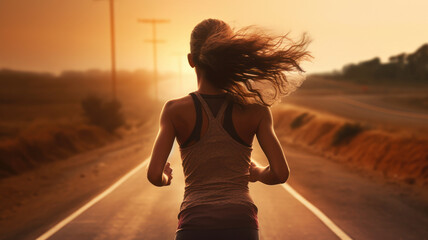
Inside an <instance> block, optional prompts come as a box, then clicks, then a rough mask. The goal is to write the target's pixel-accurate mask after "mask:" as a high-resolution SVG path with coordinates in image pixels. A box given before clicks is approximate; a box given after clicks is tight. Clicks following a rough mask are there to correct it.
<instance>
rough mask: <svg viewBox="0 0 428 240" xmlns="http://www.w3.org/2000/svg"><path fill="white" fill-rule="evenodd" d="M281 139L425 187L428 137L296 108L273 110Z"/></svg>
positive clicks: (426, 180)
mask: <svg viewBox="0 0 428 240" xmlns="http://www.w3.org/2000/svg"><path fill="white" fill-rule="evenodd" d="M272 112H273V115H274V121H275V129H276V131H277V133H278V135H279V136H280V137H281V139H282V140H285V141H286V142H289V143H292V144H295V145H298V146H301V147H303V148H306V149H308V150H310V151H312V152H316V153H318V154H321V155H323V156H325V157H328V158H331V159H334V160H338V161H341V162H344V163H347V164H350V165H352V166H354V167H356V168H361V169H365V170H369V171H373V172H377V173H380V174H382V175H384V176H385V177H387V178H390V179H397V180H400V181H405V182H407V183H409V184H414V183H417V184H422V185H426V184H428V138H422V137H420V136H414V135H413V134H411V133H407V132H405V131H403V132H394V133H393V132H387V131H386V130H382V129H376V128H374V127H371V126H367V125H363V124H361V123H358V122H355V121H353V120H348V119H344V118H339V117H335V116H331V115H326V114H322V113H319V112H316V111H313V110H308V109H304V108H301V107H295V106H290V105H288V106H284V105H278V106H275V107H273V108H272Z"/></svg>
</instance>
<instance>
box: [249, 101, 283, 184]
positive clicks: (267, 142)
mask: <svg viewBox="0 0 428 240" xmlns="http://www.w3.org/2000/svg"><path fill="white" fill-rule="evenodd" d="M256 136H257V139H258V141H259V143H260V146H261V148H262V149H263V152H264V153H265V155H266V157H267V159H268V161H269V165H268V166H266V167H260V166H257V164H255V163H254V162H252V164H251V168H250V181H253V182H255V181H260V182H262V183H265V184H268V185H274V184H280V183H284V182H286V181H287V179H288V177H289V175H290V169H289V167H288V164H287V160H286V159H285V156H284V152H283V151H282V147H281V144H280V142H279V140H278V138H277V137H276V134H275V130H274V128H273V120H272V112H271V110H270V108H267V107H266V108H264V109H263V113H262V118H261V120H260V123H259V127H258V129H257V133H256Z"/></svg>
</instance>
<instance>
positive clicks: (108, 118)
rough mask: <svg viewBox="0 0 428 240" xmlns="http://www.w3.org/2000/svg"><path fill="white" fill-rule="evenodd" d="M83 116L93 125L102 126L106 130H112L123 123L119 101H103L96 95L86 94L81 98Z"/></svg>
mask: <svg viewBox="0 0 428 240" xmlns="http://www.w3.org/2000/svg"><path fill="white" fill-rule="evenodd" d="M81 104H82V108H83V112H84V115H85V117H86V118H87V119H88V120H89V122H90V123H91V124H93V125H96V126H99V127H102V128H103V129H105V130H107V131H108V132H114V131H115V130H116V129H117V128H119V127H121V126H122V125H124V124H125V119H124V117H123V114H122V112H121V107H122V105H121V103H120V102H119V101H118V100H112V101H109V102H104V101H103V100H102V99H101V98H99V97H97V96H88V97H86V98H85V99H83V100H82V103H81Z"/></svg>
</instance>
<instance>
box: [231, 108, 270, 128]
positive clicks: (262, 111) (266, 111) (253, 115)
mask: <svg viewBox="0 0 428 240" xmlns="http://www.w3.org/2000/svg"><path fill="white" fill-rule="evenodd" d="M237 109H240V110H238V111H240V112H241V113H242V115H244V116H245V119H248V120H249V121H250V122H252V125H253V126H258V125H259V124H260V122H261V121H262V119H266V118H269V117H270V116H271V113H270V108H269V107H267V106H263V105H260V104H247V105H245V106H242V107H241V108H240V107H238V108H237ZM248 120H247V121H248Z"/></svg>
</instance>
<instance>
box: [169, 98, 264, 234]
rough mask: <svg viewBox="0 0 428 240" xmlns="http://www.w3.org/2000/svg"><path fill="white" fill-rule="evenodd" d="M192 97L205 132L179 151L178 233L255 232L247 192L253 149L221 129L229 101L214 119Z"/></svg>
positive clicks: (254, 209)
mask: <svg viewBox="0 0 428 240" xmlns="http://www.w3.org/2000/svg"><path fill="white" fill-rule="evenodd" d="M194 93H195V94H196V96H197V98H198V99H199V101H200V102H201V105H202V109H203V110H204V111H205V112H206V114H207V116H208V128H207V131H206V132H205V134H204V135H203V136H202V137H201V138H200V139H199V141H197V142H196V143H194V144H192V145H190V146H188V147H184V148H180V154H181V158H182V165H183V171H184V176H185V192H184V198H183V202H182V204H181V207H180V213H179V215H178V219H179V223H178V229H177V230H178V231H179V230H183V229H223V228H255V229H258V221H257V207H256V206H255V205H254V202H253V200H252V199H251V197H250V195H249V189H248V182H249V167H250V162H251V152H252V148H251V147H249V146H244V145H242V144H241V143H239V142H238V141H236V140H235V139H234V138H232V137H231V136H230V135H229V134H228V132H227V131H226V130H225V129H224V128H223V126H222V124H221V119H222V118H223V116H224V111H225V109H226V106H227V104H228V101H225V102H224V103H223V104H222V106H221V107H220V110H219V111H218V113H217V115H216V116H214V115H213V114H212V112H211V110H210V108H209V107H208V104H207V103H206V102H205V100H204V99H203V98H202V97H201V95H200V94H199V93H198V92H194Z"/></svg>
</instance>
